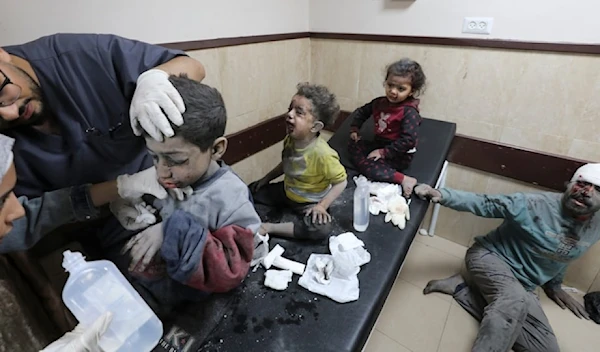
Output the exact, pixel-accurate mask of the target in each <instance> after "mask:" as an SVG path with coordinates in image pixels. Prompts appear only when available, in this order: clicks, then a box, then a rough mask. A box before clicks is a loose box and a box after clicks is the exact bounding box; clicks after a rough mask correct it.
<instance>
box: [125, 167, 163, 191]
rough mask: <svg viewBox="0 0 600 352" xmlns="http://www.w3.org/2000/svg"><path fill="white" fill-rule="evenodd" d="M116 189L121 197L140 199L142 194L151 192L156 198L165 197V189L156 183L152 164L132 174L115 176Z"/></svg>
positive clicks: (154, 169)
mask: <svg viewBox="0 0 600 352" xmlns="http://www.w3.org/2000/svg"><path fill="white" fill-rule="evenodd" d="M117 189H118V191H119V196H121V198H123V199H140V198H142V196H143V195H144V194H151V195H153V196H155V197H156V198H158V199H165V198H166V197H167V191H166V190H165V189H164V188H163V186H161V185H160V183H158V176H157V175H156V168H155V167H154V166H152V167H150V168H147V169H146V170H144V171H140V172H138V173H136V174H133V175H121V176H119V177H117Z"/></svg>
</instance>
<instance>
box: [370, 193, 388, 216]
mask: <svg viewBox="0 0 600 352" xmlns="http://www.w3.org/2000/svg"><path fill="white" fill-rule="evenodd" d="M387 211H388V208H387V204H386V203H385V202H384V201H382V200H381V199H379V198H378V197H374V196H371V197H370V198H369V212H370V213H371V214H373V215H379V213H387Z"/></svg>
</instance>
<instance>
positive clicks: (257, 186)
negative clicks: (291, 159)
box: [250, 162, 283, 192]
mask: <svg viewBox="0 0 600 352" xmlns="http://www.w3.org/2000/svg"><path fill="white" fill-rule="evenodd" d="M281 175H283V162H280V163H279V165H277V166H275V168H274V169H273V170H271V171H269V173H268V174H266V175H265V177H263V178H261V179H260V180H258V181H257V182H255V183H254V184H252V185H250V190H251V191H252V192H258V190H259V189H261V188H262V187H264V186H266V185H268V184H269V182H271V181H272V180H274V179H276V178H277V177H279V176H281Z"/></svg>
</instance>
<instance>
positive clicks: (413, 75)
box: [385, 58, 426, 96]
mask: <svg viewBox="0 0 600 352" xmlns="http://www.w3.org/2000/svg"><path fill="white" fill-rule="evenodd" d="M390 76H400V77H408V78H410V82H411V85H412V90H413V92H414V93H413V94H414V95H415V96H418V95H420V94H422V93H423V92H424V91H425V80H426V78H425V73H424V72H423V69H422V68H421V65H419V63H418V62H416V61H414V60H411V59H408V58H404V59H402V60H399V61H396V62H394V63H392V64H390V65H389V66H388V67H387V68H386V74H385V79H386V80H387V79H388V78H389V77H390Z"/></svg>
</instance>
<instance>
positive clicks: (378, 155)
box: [367, 149, 383, 161]
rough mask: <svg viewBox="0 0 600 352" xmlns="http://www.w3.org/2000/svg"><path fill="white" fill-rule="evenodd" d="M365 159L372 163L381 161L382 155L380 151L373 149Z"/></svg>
mask: <svg viewBox="0 0 600 352" xmlns="http://www.w3.org/2000/svg"><path fill="white" fill-rule="evenodd" d="M367 159H372V160H373V161H377V160H379V159H383V153H382V152H381V149H375V150H374V151H372V152H370V153H369V155H368V156H367Z"/></svg>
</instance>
